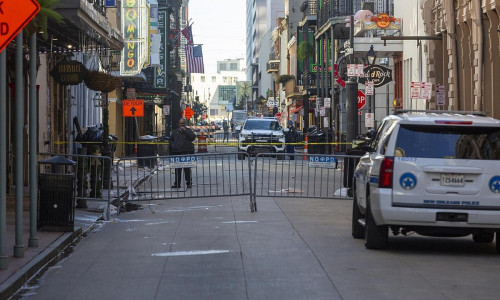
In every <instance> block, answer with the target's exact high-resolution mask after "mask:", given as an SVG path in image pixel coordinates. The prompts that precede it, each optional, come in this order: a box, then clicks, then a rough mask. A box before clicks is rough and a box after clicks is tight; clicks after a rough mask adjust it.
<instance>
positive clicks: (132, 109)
mask: <svg viewBox="0 0 500 300" xmlns="http://www.w3.org/2000/svg"><path fill="white" fill-rule="evenodd" d="M122 115H123V116H124V117H144V100H122Z"/></svg>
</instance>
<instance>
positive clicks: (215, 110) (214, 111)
mask: <svg viewBox="0 0 500 300" xmlns="http://www.w3.org/2000/svg"><path fill="white" fill-rule="evenodd" d="M210 115H211V116H216V115H218V112H217V109H213V108H211V109H210Z"/></svg>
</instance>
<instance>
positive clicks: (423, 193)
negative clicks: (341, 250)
mask: <svg viewBox="0 0 500 300" xmlns="http://www.w3.org/2000/svg"><path fill="white" fill-rule="evenodd" d="M369 148H370V151H369V152H368V153H366V154H365V155H363V156H362V157H361V159H360V161H359V164H358V165H357V167H356V169H355V171H354V203H353V211H352V236H353V237H354V238H360V239H361V238H364V239H365V246H366V248H368V249H380V248H385V247H386V246H387V243H388V232H389V229H390V231H391V232H392V233H393V234H394V235H398V234H401V235H408V234H409V233H412V232H416V233H418V234H420V235H427V236H443V237H444V236H447V237H452V236H453V237H458V236H467V235H470V234H472V237H473V240H474V241H475V242H478V243H491V242H493V240H494V237H495V233H496V250H497V252H499V253H500V241H499V239H500V120H496V119H493V118H490V117H487V116H485V115H484V114H482V113H477V112H474V113H472V112H471V113H466V112H449V111H407V110H406V111H405V110H402V111H399V112H397V113H396V114H394V115H391V116H387V117H386V118H385V119H384V120H383V122H382V123H381V125H380V127H379V129H378V130H377V133H376V135H375V137H374V139H373V140H372V142H371V146H370V147H369Z"/></svg>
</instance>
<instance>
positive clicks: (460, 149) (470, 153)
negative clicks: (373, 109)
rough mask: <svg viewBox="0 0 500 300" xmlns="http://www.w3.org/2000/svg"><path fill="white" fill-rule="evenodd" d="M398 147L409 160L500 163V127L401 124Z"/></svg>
mask: <svg viewBox="0 0 500 300" xmlns="http://www.w3.org/2000/svg"><path fill="white" fill-rule="evenodd" d="M396 147H397V148H399V149H401V150H402V152H403V153H404V156H407V157H425V158H462V159H482V160H500V152H499V151H498V149H499V147H500V128H495V127H476V126H474V127H458V126H456V127H453V126H422V125H401V128H400V129H399V133H398V139H397V141H396Z"/></svg>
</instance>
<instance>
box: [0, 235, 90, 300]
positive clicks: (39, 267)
mask: <svg viewBox="0 0 500 300" xmlns="http://www.w3.org/2000/svg"><path fill="white" fill-rule="evenodd" d="M81 234H82V228H77V229H76V230H75V231H74V232H67V233H64V234H63V235H61V236H60V237H59V238H58V239H57V240H55V241H54V242H53V243H52V244H51V245H50V246H48V247H47V249H45V250H43V251H42V252H40V254H38V255H37V256H36V257H35V258H33V259H32V260H31V261H30V262H29V263H27V264H26V265H24V266H23V267H22V268H21V269H19V270H18V271H17V272H16V273H14V274H13V275H12V276H10V277H9V278H8V279H7V280H5V282H3V283H2V284H1V285H0V299H8V298H9V297H10V296H12V295H13V294H14V293H16V292H17V291H18V290H19V289H20V288H21V287H22V286H23V285H24V284H25V283H26V282H27V281H28V280H30V278H31V277H33V276H34V275H35V274H37V273H38V272H41V271H44V270H45V269H46V268H47V265H48V264H49V263H50V262H51V261H52V260H53V259H54V258H56V257H57V256H58V255H59V253H61V252H62V251H63V250H64V249H65V248H66V247H67V246H68V245H69V244H71V242H72V241H74V240H75V239H76V238H77V237H78V236H80V235H81Z"/></svg>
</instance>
